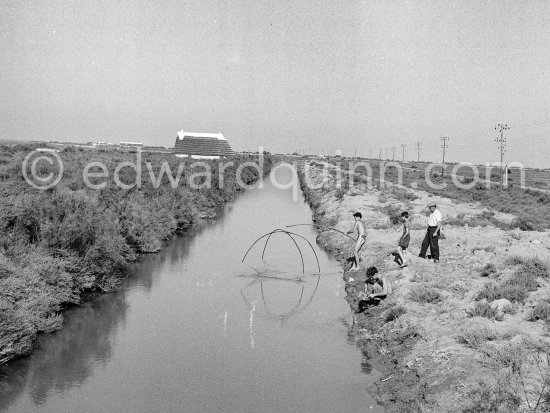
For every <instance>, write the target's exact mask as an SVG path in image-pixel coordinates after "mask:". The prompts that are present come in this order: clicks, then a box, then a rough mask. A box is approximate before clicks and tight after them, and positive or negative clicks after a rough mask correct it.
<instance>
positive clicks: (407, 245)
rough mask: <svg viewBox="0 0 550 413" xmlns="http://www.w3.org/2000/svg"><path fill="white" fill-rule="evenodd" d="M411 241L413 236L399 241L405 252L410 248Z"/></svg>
mask: <svg viewBox="0 0 550 413" xmlns="http://www.w3.org/2000/svg"><path fill="white" fill-rule="evenodd" d="M410 240H411V236H410V235H407V236H406V237H404V238H403V237H402V238H401V239H400V240H399V246H400V247H401V248H403V249H404V250H406V249H407V248H408V247H409V242H410Z"/></svg>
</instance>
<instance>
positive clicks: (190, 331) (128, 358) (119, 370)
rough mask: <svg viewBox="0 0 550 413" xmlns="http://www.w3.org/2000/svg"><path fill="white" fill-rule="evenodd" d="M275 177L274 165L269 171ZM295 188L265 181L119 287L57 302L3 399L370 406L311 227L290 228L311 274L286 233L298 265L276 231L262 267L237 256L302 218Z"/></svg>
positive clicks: (3, 384)
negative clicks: (68, 303) (52, 329)
mask: <svg viewBox="0 0 550 413" xmlns="http://www.w3.org/2000/svg"><path fill="white" fill-rule="evenodd" d="M285 175H289V171H288V169H287V168H281V169H279V170H278V172H277V178H278V180H279V182H285V179H288V178H289V176H285ZM292 195H293V193H292V190H290V189H289V190H281V189H276V188H275V187H274V186H273V185H272V184H271V183H270V180H269V179H266V180H265V182H264V188H263V189H259V188H255V189H252V190H249V191H247V192H246V193H244V194H242V195H241V196H240V197H238V199H237V200H236V201H235V202H233V203H232V204H231V205H228V206H226V207H225V208H224V210H223V211H222V213H221V216H220V217H219V219H216V220H215V221H213V222H209V223H206V224H204V225H202V226H200V227H196V228H194V229H193V230H191V231H189V232H188V233H187V234H185V236H182V237H178V238H177V239H175V240H174V241H173V242H171V243H170V244H169V245H168V246H167V247H166V248H165V249H163V251H162V252H161V253H160V254H158V255H152V256H148V257H145V258H144V259H143V260H142V262H140V263H139V264H138V265H136V268H135V271H134V274H133V275H132V277H130V278H129V279H128V280H127V281H126V282H125V284H124V286H123V288H122V289H121V290H120V291H118V292H116V293H113V294H107V295H103V296H99V297H98V298H96V299H94V300H91V301H90V302H88V303H86V304H85V305H83V306H82V307H79V308H75V309H71V310H69V311H67V312H66V313H65V325H64V327H63V329H62V330H61V331H59V332H58V333H56V334H53V335H50V336H46V337H41V338H40V341H39V349H38V350H37V351H36V352H34V353H33V355H32V356H31V357H28V358H25V359H21V360H17V361H14V362H12V363H10V364H9V365H8V366H5V367H4V368H2V369H1V370H0V376H1V380H0V410H5V411H8V412H56V413H58V412H76V411H86V412H110V411H116V412H138V411H139V412H181V411H185V412H259V411H263V412H288V411H297V412H332V411H342V412H357V411H373V412H375V411H381V409H380V408H379V407H378V406H376V405H375V404H374V402H373V401H372V399H371V398H370V396H369V395H368V394H367V388H368V386H369V385H370V384H371V383H372V381H373V380H374V378H373V376H374V373H373V374H369V373H370V370H369V367H368V364H366V363H365V362H364V360H363V356H362V354H361V352H360V351H359V349H358V348H357V347H356V346H355V345H354V344H353V342H352V341H351V340H349V339H348V338H347V335H346V334H347V331H348V325H349V323H350V322H352V316H351V314H350V310H349V307H348V305H347V303H346V301H345V300H344V298H343V297H344V295H345V293H344V291H343V287H344V285H343V282H342V278H341V271H340V270H339V266H338V264H337V263H336V262H335V261H334V260H332V259H331V257H330V256H328V255H327V254H325V253H324V252H323V251H321V250H320V249H319V248H318V247H317V246H316V245H315V243H314V240H315V231H314V229H313V228H311V227H296V228H292V230H295V231H296V232H299V233H300V234H301V235H303V236H304V237H306V238H308V239H309V240H310V241H311V242H312V244H313V245H314V247H315V250H316V252H317V255H318V257H319V262H320V266H321V270H322V275H320V276H316V275H312V273H314V272H316V270H317V268H316V261H315V258H314V255H313V253H312V252H311V250H310V249H309V246H307V244H306V243H305V242H304V241H303V240H298V239H297V243H298V245H299V246H300V248H301V250H302V253H303V256H304V265H305V269H306V273H307V274H306V275H305V276H304V277H302V279H301V280H300V279H297V278H296V277H297V276H298V275H300V273H301V272H302V264H301V260H300V255H299V253H298V251H297V249H296V247H295V246H294V244H293V242H292V240H290V239H289V238H288V237H287V236H286V235H284V234H275V235H273V237H272V238H271V239H270V242H269V245H268V247H267V249H266V255H265V258H266V262H267V264H266V265H267V269H268V270H269V271H268V272H264V273H263V275H260V276H258V275H256V271H255V270H253V269H252V268H250V267H248V266H246V265H244V264H241V262H240V260H241V258H242V256H243V254H244V252H245V251H246V249H247V248H248V247H249V246H250V245H251V244H252V242H253V241H254V240H255V239H256V238H257V237H258V236H260V235H262V234H264V233H266V232H269V231H271V230H273V229H274V228H277V227H283V228H284V226H285V225H289V224H294V223H304V222H311V214H310V211H309V208H308V207H307V205H306V204H304V202H303V200H302V199H301V197H300V199H299V200H297V201H293V199H292V198H293V196H292ZM300 196H301V195H300ZM262 246H263V245H262ZM262 246H260V245H258V246H257V248H255V249H253V250H252V251H251V252H250V254H249V256H248V257H247V262H249V263H250V264H251V265H252V266H253V267H256V268H257V267H260V266H261V265H263V264H262V262H261V260H260V256H261V247H262ZM264 269H265V268H264ZM362 361H363V363H362Z"/></svg>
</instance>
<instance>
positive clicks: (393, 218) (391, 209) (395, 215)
mask: <svg viewBox="0 0 550 413" xmlns="http://www.w3.org/2000/svg"><path fill="white" fill-rule="evenodd" d="M382 211H383V212H384V213H386V214H387V215H388V217H389V218H390V223H391V224H392V225H397V224H399V223H400V222H401V212H402V211H401V209H400V208H399V207H398V206H396V205H392V204H390V205H386V206H385V207H384V208H382Z"/></svg>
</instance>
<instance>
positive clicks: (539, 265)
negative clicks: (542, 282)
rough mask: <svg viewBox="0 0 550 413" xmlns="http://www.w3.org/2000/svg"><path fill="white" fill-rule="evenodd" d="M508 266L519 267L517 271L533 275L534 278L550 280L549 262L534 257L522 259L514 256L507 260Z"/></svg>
mask: <svg viewBox="0 0 550 413" xmlns="http://www.w3.org/2000/svg"><path fill="white" fill-rule="evenodd" d="M506 263H507V264H508V265H512V266H519V268H518V269H517V271H519V272H522V273H525V274H528V275H532V276H534V277H541V278H548V277H549V276H550V266H549V265H548V262H546V261H544V260H542V259H540V258H539V257H537V256H534V257H521V256H519V255H514V256H512V257H510V258H508V259H507V260H506Z"/></svg>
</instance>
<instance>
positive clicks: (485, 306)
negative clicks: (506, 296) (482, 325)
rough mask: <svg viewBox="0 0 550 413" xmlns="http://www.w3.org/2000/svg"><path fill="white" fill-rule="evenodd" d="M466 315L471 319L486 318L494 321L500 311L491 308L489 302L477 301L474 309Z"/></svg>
mask: <svg viewBox="0 0 550 413" xmlns="http://www.w3.org/2000/svg"><path fill="white" fill-rule="evenodd" d="M466 313H467V314H468V316H469V317H485V318H489V319H494V318H496V317H497V315H498V309H497V308H493V307H491V304H489V303H488V302H487V301H477V302H476V303H475V304H474V307H473V308H471V309H469V310H467V311H466Z"/></svg>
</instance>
